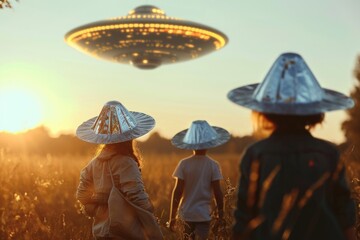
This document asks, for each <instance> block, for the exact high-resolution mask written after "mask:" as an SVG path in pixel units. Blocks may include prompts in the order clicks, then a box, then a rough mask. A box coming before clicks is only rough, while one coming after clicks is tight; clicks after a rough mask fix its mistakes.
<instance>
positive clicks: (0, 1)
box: [0, 0, 19, 9]
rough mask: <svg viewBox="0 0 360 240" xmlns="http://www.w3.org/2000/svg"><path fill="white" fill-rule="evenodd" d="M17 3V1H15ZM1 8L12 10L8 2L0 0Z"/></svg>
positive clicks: (7, 0)
mask: <svg viewBox="0 0 360 240" xmlns="http://www.w3.org/2000/svg"><path fill="white" fill-rule="evenodd" d="M16 1H17V2H18V1H19V0H16ZM2 8H12V5H11V3H10V1H9V0H0V9H2Z"/></svg>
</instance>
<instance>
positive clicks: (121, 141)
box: [76, 101, 162, 240]
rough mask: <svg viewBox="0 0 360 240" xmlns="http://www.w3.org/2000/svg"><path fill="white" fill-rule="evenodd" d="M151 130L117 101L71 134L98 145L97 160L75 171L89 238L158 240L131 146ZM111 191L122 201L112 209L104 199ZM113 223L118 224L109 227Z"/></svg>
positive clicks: (148, 122)
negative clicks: (90, 220)
mask: <svg viewBox="0 0 360 240" xmlns="http://www.w3.org/2000/svg"><path fill="white" fill-rule="evenodd" d="M154 125H155V120H154V119H153V118H152V117H150V116H148V115H146V114H144V113H140V112H130V111H128V110H127V109H126V108H125V107H124V106H123V105H122V104H121V103H120V102H117V101H110V102H107V103H106V104H105V105H104V106H103V108H102V110H101V112H100V114H99V116H97V117H94V118H91V119H90V120H88V121H86V122H84V123H83V124H81V125H80V126H79V127H78V129H77V131H76V134H77V136H78V137H79V138H80V139H81V140H84V141H86V142H90V143H95V144H99V150H98V154H97V156H95V158H94V159H92V160H91V161H90V162H89V163H88V165H87V166H86V167H85V168H84V169H83V170H82V171H81V174H80V184H79V186H78V189H77V193H76V197H77V199H78V200H79V201H80V202H81V203H82V204H83V207H84V211H85V213H86V214H87V215H88V216H90V217H93V219H94V221H93V226H92V232H93V236H94V238H95V239H107V240H120V239H123V240H131V239H138V240H142V239H162V235H161V232H160V228H159V227H158V226H157V223H156V220H155V218H154V216H153V214H152V213H153V211H154V209H153V206H152V204H151V202H150V199H149V196H148V194H147V193H146V191H145V188H144V184H143V181H142V177H141V171H140V166H141V159H140V157H139V154H137V148H136V146H135V141H134V139H136V138H138V137H140V136H142V135H144V134H146V133H148V132H149V131H150V130H151V129H152V128H153V127H154ZM113 187H115V188H116V189H118V190H119V192H120V193H121V194H120V195H121V196H123V198H124V199H125V200H124V201H122V199H121V198H120V200H121V201H117V200H116V199H115V204H114V200H112V199H111V198H112V197H113V196H114V195H111V194H110V192H111V191H112V188H113ZM109 198H110V199H109ZM109 200H110V201H109ZM110 204H113V206H111V205H110ZM109 208H110V210H109ZM130 208H131V209H130ZM111 209H113V210H111ZM111 211H113V212H111ZM119 219H120V220H119ZM122 219H123V220H124V221H122ZM131 219H134V221H131ZM116 221H117V222H120V223H121V224H119V223H117V225H116V224H114V222H116ZM135 224H136V226H137V227H138V228H136V229H134V226H135ZM139 226H140V227H139Z"/></svg>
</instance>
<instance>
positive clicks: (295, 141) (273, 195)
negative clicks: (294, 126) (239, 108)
mask: <svg viewBox="0 0 360 240" xmlns="http://www.w3.org/2000/svg"><path fill="white" fill-rule="evenodd" d="M253 164H258V173H259V176H258V186H259V187H260V186H265V185H266V184H267V182H269V181H270V177H269V176H271V175H272V173H274V171H277V172H276V175H275V177H274V178H273V179H271V183H270V186H269V189H267V191H266V193H265V192H262V191H264V190H263V189H261V187H260V189H257V192H258V193H260V195H261V194H262V193H263V196H261V197H256V198H255V200H254V202H253V204H252V207H251V213H249V215H248V216H247V218H255V217H256V216H263V217H264V219H265V220H264V222H263V223H262V224H261V225H260V226H259V227H258V228H256V229H255V230H254V231H253V232H252V233H251V235H250V236H251V238H252V239H265V238H266V239H281V238H282V235H283V234H289V235H290V236H291V238H290V239H299V240H301V239H307V240H312V239H314V240H315V239H339V240H341V239H344V235H343V229H346V228H348V227H351V226H352V224H353V221H354V219H353V218H349V216H351V214H352V213H353V203H352V201H351V200H350V196H349V190H348V187H347V185H346V182H345V178H344V171H343V170H342V171H339V170H341V169H340V168H339V164H340V163H339V153H338V151H337V149H336V148H335V147H334V146H333V145H332V144H330V143H328V142H326V141H323V140H320V139H316V138H314V137H312V136H311V134H310V133H309V132H308V131H307V130H305V129H304V130H296V131H289V129H288V130H287V131H275V132H274V133H273V134H272V135H271V136H270V137H269V138H267V139H265V140H263V141H260V142H258V143H256V144H254V145H252V146H251V147H249V149H248V150H247V152H246V154H245V156H244V157H243V159H242V163H241V169H242V174H245V175H246V174H249V173H250V174H251V167H252V166H251V165H253ZM275 169H276V170H275ZM247 177H248V176H242V178H243V179H244V178H247ZM242 187H244V185H242ZM239 191H243V190H242V189H239ZM261 192H262V193H261ZM284 196H288V199H289V200H290V202H291V201H293V202H292V203H289V202H288V203H286V200H285V198H284ZM249 197H251V196H247V199H248V198H249ZM335 199H336V202H334V200H335ZM286 204H289V205H286ZM248 207H249V206H248V204H247V202H242V201H240V202H238V209H237V211H236V212H235V216H236V217H240V218H243V217H244V214H243V213H244V212H246V211H248V210H245V208H248ZM282 214H283V215H282ZM241 225H242V224H241V221H238V222H237V225H235V226H234V228H238V229H244V228H246V226H241Z"/></svg>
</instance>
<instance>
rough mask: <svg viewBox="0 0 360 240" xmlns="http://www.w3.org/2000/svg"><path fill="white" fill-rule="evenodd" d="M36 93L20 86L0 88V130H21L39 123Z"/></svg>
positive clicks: (38, 104)
mask: <svg viewBox="0 0 360 240" xmlns="http://www.w3.org/2000/svg"><path fill="white" fill-rule="evenodd" d="M41 110H42V109H41V104H40V103H39V101H38V99H37V97H36V95H35V94H34V93H32V92H31V91H28V90H24V89H20V88H7V89H0V131H6V132H12V133H17V132H22V131H26V130H28V129H31V128H34V127H36V126H38V125H39V124H40V123H41V120H42V111H41Z"/></svg>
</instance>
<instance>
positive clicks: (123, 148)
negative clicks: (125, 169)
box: [97, 140, 142, 168]
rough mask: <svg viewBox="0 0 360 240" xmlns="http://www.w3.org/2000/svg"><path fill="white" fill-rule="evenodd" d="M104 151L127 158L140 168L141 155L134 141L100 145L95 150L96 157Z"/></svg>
mask: <svg viewBox="0 0 360 240" xmlns="http://www.w3.org/2000/svg"><path fill="white" fill-rule="evenodd" d="M104 150H105V151H106V150H111V151H114V152H116V153H118V154H121V155H125V156H129V157H131V158H133V159H134V160H135V161H136V163H137V165H138V166H139V168H140V167H141V166H142V159H141V154H140V151H139V148H138V146H137V142H136V141H135V140H130V141H126V142H119V143H111V144H102V145H100V146H99V148H98V149H97V155H98V154H99V153H100V152H101V151H104Z"/></svg>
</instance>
